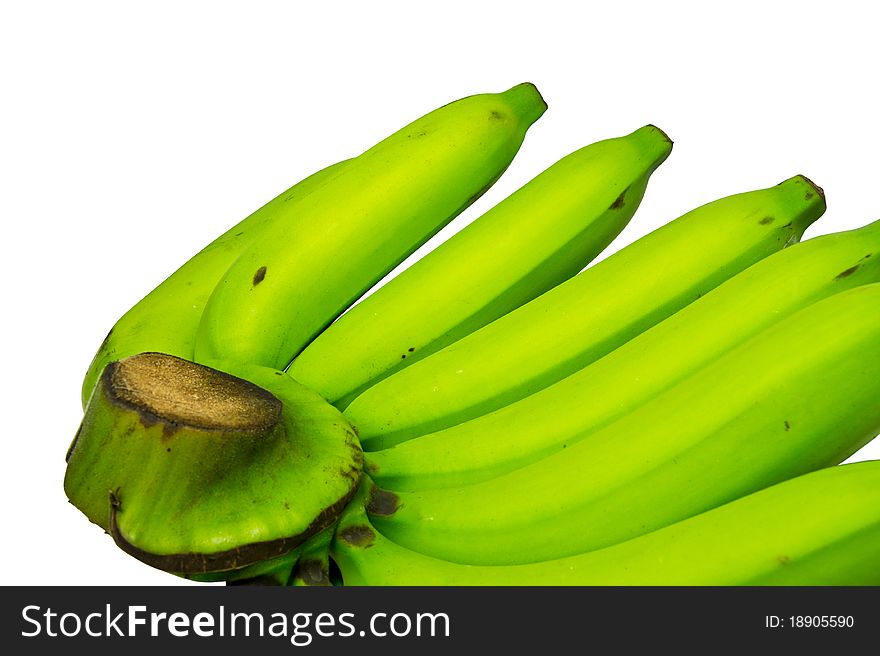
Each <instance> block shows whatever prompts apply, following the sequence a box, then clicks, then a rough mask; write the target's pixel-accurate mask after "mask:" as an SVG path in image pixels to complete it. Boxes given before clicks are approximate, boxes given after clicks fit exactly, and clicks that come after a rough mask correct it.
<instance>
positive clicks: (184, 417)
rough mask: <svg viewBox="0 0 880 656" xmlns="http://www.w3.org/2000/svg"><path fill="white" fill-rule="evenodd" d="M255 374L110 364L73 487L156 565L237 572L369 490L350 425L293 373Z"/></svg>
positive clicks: (140, 361)
mask: <svg viewBox="0 0 880 656" xmlns="http://www.w3.org/2000/svg"><path fill="white" fill-rule="evenodd" d="M236 373H238V374H244V375H245V376H247V380H245V379H243V378H240V377H236V376H232V375H229V374H227V373H223V372H221V371H217V370H215V369H210V368H208V367H204V366H201V365H197V364H194V363H192V362H188V361H186V360H182V359H180V358H176V357H173V356H169V355H164V354H158V353H145V354H140V355H136V356H132V357H130V358H127V359H125V360H121V361H119V362H115V363H111V364H109V365H108V366H107V367H105V369H104V372H103V374H102V375H101V378H100V379H99V382H98V385H97V387H96V390H95V393H94V394H93V395H92V398H91V401H90V403H89V405H88V409H87V412H86V415H85V418H84V419H83V423H82V426H81V428H80V431H79V433H78V434H77V437H76V439H75V440H74V443H73V445H72V446H71V450H70V453H69V460H68V467H67V474H66V477H65V481H64V486H65V491H66V492H67V495H68V498H69V499H70V500H71V502H72V503H73V504H74V505H75V506H76V507H78V508H79V509H80V510H81V511H82V512H83V513H85V515H86V516H87V517H88V518H89V519H90V520H91V521H92V522H94V523H96V524H98V525H99V526H100V527H102V528H103V529H104V530H106V531H107V532H108V533H110V535H111V536H112V537H113V539H114V540H115V541H116V543H117V545H119V547H121V548H122V549H123V550H124V551H126V552H127V553H129V554H131V555H132V556H134V557H136V558H138V559H139V560H142V561H143V562H145V563H147V564H148V565H152V566H153V567H157V568H159V569H163V570H166V571H169V572H173V573H175V574H179V575H182V576H190V577H194V578H213V577H217V578H230V577H231V576H234V574H230V572H232V573H235V572H237V571H238V570H242V569H243V568H245V567H251V566H254V565H257V564H259V563H261V561H274V562H271V563H269V564H268V565H267V566H265V568H264V571H262V570H255V569H251V570H249V571H248V572H246V575H247V576H248V577H253V576H257V575H258V574H260V573H265V571H274V570H275V569H277V567H278V566H284V565H285V564H286V559H287V558H288V556H289V555H290V553H291V552H292V551H293V550H294V549H296V548H298V547H300V546H301V545H302V544H303V543H304V542H305V541H306V540H308V539H309V538H310V537H312V536H313V535H316V534H318V533H320V532H321V531H322V530H324V529H326V528H327V527H329V526H331V525H333V524H334V523H335V521H336V519H337V517H338V515H339V513H340V512H341V511H342V509H343V507H344V506H345V504H346V503H347V502H348V500H349V499H350V498H351V496H352V495H353V494H354V492H355V490H356V489H357V484H358V480H359V477H360V470H361V464H362V453H361V451H360V448H359V446H358V443H357V438H356V436H355V433H354V432H353V430H352V428H351V426H350V425H349V424H348V422H346V421H345V419H344V418H343V417H342V415H341V414H340V413H339V412H338V411H337V410H336V409H335V408H333V407H332V406H330V405H329V404H328V403H326V402H325V401H324V400H323V399H321V398H320V397H319V396H318V395H317V394H315V393H314V392H311V391H309V390H308V389H306V388H305V387H302V386H301V385H299V384H298V383H296V382H295V381H294V380H293V379H292V378H290V377H289V376H288V375H287V374H285V373H283V372H281V371H275V370H271V369H267V368H262V367H254V366H242V367H240V368H239V370H237V371H236Z"/></svg>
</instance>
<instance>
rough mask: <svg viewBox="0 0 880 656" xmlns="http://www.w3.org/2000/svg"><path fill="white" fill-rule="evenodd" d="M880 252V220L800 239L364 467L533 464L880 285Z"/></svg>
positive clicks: (411, 476) (435, 480)
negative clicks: (822, 303)
mask: <svg viewBox="0 0 880 656" xmlns="http://www.w3.org/2000/svg"><path fill="white" fill-rule="evenodd" d="M877 253H880V221H878V222H875V223H872V224H870V225H868V226H865V227H863V228H860V229H857V230H850V231H847V232H841V233H836V234H830V235H824V236H821V237H816V238H813V239H809V240H807V241H804V242H802V243H799V244H795V245H794V246H791V247H789V248H786V249H784V250H782V251H780V252H779V253H774V254H773V255H770V256H769V257H767V258H765V259H764V260H761V261H760V262H758V263H756V264H754V265H752V266H751V267H749V268H748V269H746V270H745V271H743V272H742V273H740V274H738V275H736V276H734V277H733V278H731V279H730V280H728V281H727V282H724V283H723V284H721V285H720V286H719V287H717V288H716V289H714V290H712V291H711V292H709V293H708V294H706V295H705V296H704V297H702V298H700V299H698V300H696V301H694V302H693V303H692V304H690V305H688V306H687V307H685V308H684V309H682V310H680V311H679V312H677V313H676V314H674V315H672V316H671V317H669V318H668V319H666V320H665V321H662V322H661V323H659V324H657V325H656V326H654V327H653V328H651V329H649V330H647V331H645V332H644V333H642V334H641V335H639V336H637V337H635V338H634V339H632V340H631V341H629V342H627V343H626V344H624V345H623V346H620V347H619V348H617V349H616V350H614V351H612V352H611V353H609V354H608V355H606V356H605V357H604V358H601V359H600V360H598V361H596V362H594V363H593V364H591V365H589V366H587V367H585V368H584V369H582V370H580V371H578V372H576V373H574V374H572V375H571V376H569V377H568V378H565V379H563V380H561V381H560V382H558V383H556V384H554V385H551V386H550V387H548V388H546V389H544V390H541V391H540V392H537V393H535V394H533V395H531V396H529V397H526V398H525V399H522V400H521V401H518V402H516V403H514V404H512V405H509V406H506V407H504V408H501V409H499V410H496V411H495V412H493V413H490V414H488V415H484V416H482V417H477V418H476V419H472V420H470V421H468V422H465V423H462V424H459V425H457V426H453V427H451V428H447V429H445V430H441V431H438V432H436V433H431V434H429V435H425V436H422V437H418V438H415V439H413V440H410V441H408V442H404V443H402V444H399V445H397V446H395V447H392V448H390V449H386V450H383V451H373V452H369V453H367V454H366V456H365V468H366V471H368V472H369V473H370V476H371V478H372V479H373V480H374V481H376V483H377V484H378V485H380V486H382V487H385V488H388V489H393V490H398V491H411V490H427V489H439V488H447V487H457V486H460V485H467V484H471V483H477V482H480V481H484V480H488V479H491V478H494V477H496V476H500V475H502V474H506V473H508V472H510V471H513V470H515V469H518V468H519V467H523V466H525V465H528V464H529V463H531V462H535V461H537V460H539V459H541V458H543V457H545V456H547V455H549V454H550V453H553V452H555V451H558V450H560V449H562V448H564V447H570V446H571V445H572V444H574V443H575V442H576V441H578V440H581V439H584V438H585V437H588V436H589V435H590V434H591V432H592V431H595V430H597V429H598V428H600V427H602V426H603V425H605V424H607V423H609V422H610V421H613V420H615V419H617V418H618V417H620V416H622V415H623V414H625V413H626V412H629V411H631V410H632V409H633V408H634V407H636V406H638V405H640V404H641V403H644V402H645V401H647V400H649V399H651V398H653V397H654V396H656V395H657V394H659V393H660V392H662V391H663V390H665V389H668V388H669V387H671V386H672V385H674V384H675V383H677V382H678V381H680V380H681V379H682V378H684V377H685V376H687V375H688V374H690V373H692V372H694V371H695V370H696V369H698V368H699V367H701V366H703V365H705V364H707V363H708V362H710V361H711V360H712V359H713V358H716V357H718V356H720V355H721V354H722V353H724V352H726V351H728V350H729V349H731V348H733V347H735V346H737V345H738V344H740V343H742V342H743V341H744V340H745V339H747V338H749V337H751V336H753V335H755V334H756V333H758V332H759V331H760V330H762V329H764V328H766V327H768V326H769V325H770V324H772V323H774V322H776V321H779V320H780V319H783V318H785V317H786V316H789V315H790V314H792V313H793V312H796V311H798V310H800V309H803V308H804V307H806V306H807V305H809V304H811V303H814V302H816V301H818V300H821V299H822V298H825V297H827V296H830V295H832V294H836V293H838V292H841V291H844V290H846V289H850V288H852V287H856V286H859V285H863V284H867V283H873V282H878V281H880V256H875V254H877Z"/></svg>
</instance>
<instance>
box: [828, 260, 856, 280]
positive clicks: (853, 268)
mask: <svg viewBox="0 0 880 656" xmlns="http://www.w3.org/2000/svg"><path fill="white" fill-rule="evenodd" d="M858 270H859V265H858V264H856V265H855V266H851V267H850V268H849V269H846V270H845V271H841V272H840V273H838V274H837V275H836V276H834V279H835V280H843V279H844V278H849V277H850V276H851V275H852V274H854V273H855V272H856V271H858Z"/></svg>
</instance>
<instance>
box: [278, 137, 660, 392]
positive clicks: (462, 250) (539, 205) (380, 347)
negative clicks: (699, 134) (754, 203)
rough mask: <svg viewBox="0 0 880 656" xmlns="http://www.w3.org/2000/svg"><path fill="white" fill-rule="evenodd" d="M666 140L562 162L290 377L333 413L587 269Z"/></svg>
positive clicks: (419, 268)
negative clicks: (368, 389) (327, 404)
mask: <svg viewBox="0 0 880 656" xmlns="http://www.w3.org/2000/svg"><path fill="white" fill-rule="evenodd" d="M671 149H672V142H671V141H670V140H669V138H668V137H667V136H666V135H665V134H664V133H663V132H662V131H660V130H658V129H657V128H655V127H654V126H652V125H648V126H645V127H643V128H641V129H639V130H636V131H635V132H633V133H632V134H630V135H628V136H625V137H619V138H617V139H608V140H606V141H600V142H599V143H595V144H592V145H590V146H586V147H585V148H581V149H580V150H578V151H576V152H574V153H572V154H570V155H568V156H567V157H565V158H563V159H562V160H560V161H559V162H557V163H556V164H554V165H553V166H551V167H550V168H549V169H547V170H546V171H544V172H543V173H541V174H540V175H539V176H538V177H536V178H535V179H533V180H532V181H531V182H529V183H528V184H526V185H525V186H524V187H522V188H521V189H519V190H518V191H516V192H515V193H514V194H512V195H511V196H509V197H508V198H506V199H505V200H503V201H502V202H501V203H499V204H498V205H496V206H495V207H493V208H492V209H491V210H489V211H488V212H486V213H485V214H484V215H483V216H481V217H480V218H478V219H477V220H476V221H474V222H473V223H471V224H470V225H469V226H467V227H466V228H465V229H464V230H462V231H460V232H459V233H457V234H456V235H455V236H453V237H452V238H451V239H449V240H448V241H447V242H445V243H443V244H442V245H440V246H439V247H438V248H437V249H435V250H434V251H432V252H431V253H429V254H428V255H426V256H425V257H424V258H422V259H421V260H419V261H418V262H416V263H415V264H414V265H412V266H411V267H410V268H409V269H407V270H406V271H404V272H403V273H401V274H400V275H399V276H397V277H395V278H394V279H393V280H391V281H390V282H389V283H388V284H386V285H385V286H383V287H382V288H380V289H379V290H377V291H376V292H375V293H373V294H372V295H371V296H369V297H368V298H367V299H365V300H364V301H362V302H361V303H360V304H358V305H356V306H355V307H353V308H352V309H351V310H350V311H349V312H347V313H346V314H345V315H343V316H342V317H341V318H340V319H339V320H338V321H337V322H335V323H334V324H333V325H331V326H329V327H328V328H327V330H325V331H324V332H323V333H321V334H320V335H319V336H318V337H317V338H316V339H315V341H313V342H312V343H311V344H310V345H309V346H308V347H306V349H305V350H304V351H303V352H302V353H300V355H299V356H298V357H297V358H296V359H295V360H294V361H293V364H292V365H291V367H290V369H289V372H290V374H291V375H292V376H293V377H294V378H296V379H297V380H299V381H300V382H302V383H303V384H305V385H308V386H309V387H311V388H312V389H314V390H315V391H317V392H318V393H320V394H321V395H322V396H323V397H324V398H326V399H328V400H330V401H331V402H334V403H336V404H337V405H338V406H339V407H344V406H345V405H347V403H348V401H350V400H351V398H353V397H354V396H356V395H357V394H358V393H359V392H360V391H361V390H362V389H364V388H365V387H368V386H370V385H372V384H374V383H375V382H377V381H378V380H381V379H382V378H385V377H387V376H388V375H389V374H391V373H393V372H394V371H397V370H399V369H402V368H404V367H405V366H408V365H410V364H412V362H414V361H415V360H420V359H422V358H424V357H425V356H426V355H428V354H430V353H433V352H434V351H437V350H439V349H440V348H443V347H444V346H446V345H448V344H450V343H452V342H454V341H456V340H458V339H460V338H461V337H464V336H465V335H467V334H469V333H471V332H473V331H474V330H476V329H477V328H480V327H481V326H484V325H486V324H487V323H490V322H491V321H493V320H495V319H497V318H498V317H500V316H502V315H504V314H507V313H508V312H510V311H511V310H513V309H515V308H517V307H519V306H520V305H522V304H523V303H526V302H528V301H530V300H531V299H533V298H535V297H536V296H539V295H540V294H542V293H543V292H545V291H547V290H548V289H550V288H552V287H554V286H556V285H558V284H559V283H560V282H562V281H564V280H567V279H568V278H570V277H571V276H573V275H575V274H576V273H577V272H578V271H580V270H581V269H583V268H584V266H586V264H587V263H588V262H589V261H590V260H592V259H593V258H594V257H596V256H597V255H598V254H599V253H600V252H602V250H603V249H604V248H605V247H606V246H607V245H608V244H609V243H610V242H611V240H612V239H614V237H616V236H617V235H618V234H619V233H620V231H621V230H623V228H624V227H625V226H626V224H627V223H628V222H629V220H630V219H631V218H632V216H633V214H634V213H635V211H636V208H637V207H638V205H639V203H640V202H641V200H642V197H643V195H644V192H645V188H646V186H647V184H648V179H649V177H650V176H651V174H652V173H653V172H654V170H655V169H656V168H657V167H658V166H659V165H660V164H661V163H662V162H663V161H664V160H665V159H666V157H667V156H668V155H669V152H670V150H671Z"/></svg>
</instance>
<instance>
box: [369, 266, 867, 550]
mask: <svg viewBox="0 0 880 656" xmlns="http://www.w3.org/2000/svg"><path fill="white" fill-rule="evenodd" d="M878 397H880V283H874V284H869V285H863V286H861V287H856V288H855V289H850V290H847V291H844V292H841V293H839V294H835V295H834V296H831V297H829V298H826V299H823V300H821V301H818V302H817V303H814V304H812V305H810V306H808V307H807V308H805V309H803V310H801V311H799V312H797V313H795V314H793V315H791V316H789V317H787V318H786V319H783V320H782V321H780V322H778V323H776V324H774V325H772V326H770V327H769V328H767V329H766V330H764V331H762V332H761V333H759V334H758V335H756V336H754V337H753V338H751V339H750V340H748V341H746V342H744V343H743V344H741V345H740V346H738V347H737V348H735V349H732V350H731V351H728V352H727V353H726V354H724V355H723V356H721V357H720V358H718V359H717V360H715V361H713V362H712V363H710V364H709V365H707V366H706V367H703V368H702V369H700V370H698V371H697V372H695V373H694V374H692V375H691V376H689V377H688V378H686V379H684V380H683V381H681V382H680V383H678V384H677V385H675V386H673V387H672V388H670V389H668V390H667V391H665V392H664V393H662V394H659V395H657V396H656V397H654V398H653V399H652V400H651V401H649V402H648V403H645V404H644V405H642V406H640V407H638V408H636V409H635V410H633V411H632V412H630V413H629V414H627V415H624V416H623V417H621V418H620V419H618V420H617V421H615V422H613V423H611V424H609V425H607V426H605V427H604V428H602V429H600V430H598V431H596V432H595V433H593V434H592V435H590V436H589V437H588V438H586V439H582V440H580V441H579V442H576V443H575V444H572V445H571V446H567V448H565V449H563V450H562V451H559V452H556V453H554V454H553V455H550V456H548V457H546V458H544V459H543V460H540V461H538V462H536V463H533V464H531V465H528V466H526V467H523V468H521V469H518V470H516V471H513V472H511V473H509V474H506V475H503V476H499V477H498V478H494V479H491V480H489V481H485V482H482V483H476V484H474V485H467V486H462V487H457V488H450V489H443V490H429V491H423V492H400V493H397V494H395V493H392V492H387V491H379V490H378V489H377V491H376V492H374V493H373V496H372V499H371V503H370V505H368V511H369V512H370V513H371V515H372V519H373V522H374V523H375V525H376V526H377V528H379V530H380V531H382V532H383V533H384V534H386V535H388V536H389V537H390V538H392V539H393V540H394V541H395V542H398V543H400V544H401V545H403V546H406V547H408V548H411V549H414V550H416V551H420V552H422V553H426V554H428V555H432V556H437V557H440V558H444V559H447V560H452V561H457V562H464V563H473V564H515V563H524V562H537V561H541V560H548V559H551V558H559V557H562V556H567V555H571V554H575V553H581V552H584V551H590V550H593V549H598V548H601V547H605V546H608V545H610V544H614V543H617V542H621V541H623V540H627V539H630V538H633V537H636V536H638V535H641V534H643V533H646V532H649V531H651V530H655V529H657V528H661V527H663V526H666V525H668V524H671V523H673V522H676V521H679V520H681V519H685V518H687V517H689V516H692V515H695V514H697V513H700V512H703V511H705V510H708V509H710V508H713V507H715V506H718V505H721V504H723V503H726V502H728V501H731V500H732V499H735V498H737V497H740V496H743V495H745V494H749V493H751V492H753V491H755V490H758V489H760V488H762V487H766V486H768V485H772V484H774V483H777V482H780V481H782V480H785V479H787V478H791V477H793V476H797V475H799V474H802V473H805V472H808V471H811V470H813V469H817V468H820V467H825V466H828V465H830V464H835V463H838V462H841V461H842V460H844V459H846V458H847V457H848V456H850V455H851V454H852V453H854V452H855V451H856V450H858V449H859V448H860V447H862V446H863V445H864V444H866V443H867V442H868V441H869V440H870V439H871V438H872V437H874V436H875V435H877V432H878V431H880V404H878V403H877V398H878Z"/></svg>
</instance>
